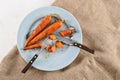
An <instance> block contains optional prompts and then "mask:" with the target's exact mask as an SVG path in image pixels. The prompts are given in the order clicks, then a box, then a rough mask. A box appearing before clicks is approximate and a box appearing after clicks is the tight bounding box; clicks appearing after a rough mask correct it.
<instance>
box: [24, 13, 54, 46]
mask: <svg viewBox="0 0 120 80" xmlns="http://www.w3.org/2000/svg"><path fill="white" fill-rule="evenodd" d="M51 20H52V18H51V16H49V15H48V16H45V17H44V18H43V19H42V21H41V22H40V23H39V25H38V26H37V27H36V28H35V30H34V31H33V32H32V33H31V35H30V36H29V37H28V39H27V40H26V42H25V46H27V45H28V43H29V42H30V41H31V40H32V39H33V38H34V37H35V36H36V35H38V34H39V33H40V32H41V31H42V30H43V29H44V28H45V27H46V26H47V25H48V24H49V23H50V22H51Z"/></svg>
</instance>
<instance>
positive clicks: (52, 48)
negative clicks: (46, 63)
mask: <svg viewBox="0 0 120 80" xmlns="http://www.w3.org/2000/svg"><path fill="white" fill-rule="evenodd" d="M48 51H49V52H55V51H56V46H51V47H50V48H49V49H48Z"/></svg>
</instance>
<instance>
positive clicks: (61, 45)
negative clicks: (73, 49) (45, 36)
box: [55, 41, 63, 48]
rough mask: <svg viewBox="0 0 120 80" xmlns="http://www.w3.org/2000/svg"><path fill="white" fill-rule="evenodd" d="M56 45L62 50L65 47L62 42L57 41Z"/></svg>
mask: <svg viewBox="0 0 120 80" xmlns="http://www.w3.org/2000/svg"><path fill="white" fill-rule="evenodd" d="M55 45H56V46H57V47H58V48H62V47H63V44H62V43H61V42H60V41H56V43H55Z"/></svg>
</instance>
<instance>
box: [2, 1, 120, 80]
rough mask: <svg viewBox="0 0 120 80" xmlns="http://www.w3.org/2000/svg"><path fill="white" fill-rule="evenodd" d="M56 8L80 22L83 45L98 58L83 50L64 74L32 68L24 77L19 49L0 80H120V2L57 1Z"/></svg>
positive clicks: (5, 61) (4, 66)
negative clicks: (93, 51)
mask: <svg viewBox="0 0 120 80" xmlns="http://www.w3.org/2000/svg"><path fill="white" fill-rule="evenodd" d="M53 5H55V6H59V7H62V8H64V9H67V10H68V11H70V12H71V13H72V14H73V15H74V16H75V17H76V18H77V20H78V21H79V23H80V25H81V27H82V32H83V44H85V45H87V46H88V47H90V48H92V49H95V55H91V54H89V53H88V52H86V51H83V50H81V52H80V54H79V56H78V57H77V59H76V60H75V61H74V62H73V63H72V64H71V65H70V66H68V67H66V68H64V69H62V70H58V71H54V72H44V71H40V70H37V69H35V68H30V69H29V71H27V73H26V74H22V73H21V70H22V69H23V67H24V66H25V65H26V62H25V61H24V60H23V59H22V58H21V56H20V54H19V52H18V49H17V47H16V46H15V47H14V48H13V49H12V50H11V51H10V52H9V53H8V55H7V56H6V57H5V58H4V59H3V60H2V62H1V63H0V80H120V0H57V1H56V2H55V3H53ZM1 54H2V53H1Z"/></svg>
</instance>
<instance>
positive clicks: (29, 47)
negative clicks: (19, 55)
mask: <svg viewBox="0 0 120 80" xmlns="http://www.w3.org/2000/svg"><path fill="white" fill-rule="evenodd" d="M41 46H42V42H39V43H36V44H34V45H30V46H26V47H24V50H28V49H34V48H40V47H41Z"/></svg>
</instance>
